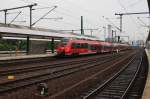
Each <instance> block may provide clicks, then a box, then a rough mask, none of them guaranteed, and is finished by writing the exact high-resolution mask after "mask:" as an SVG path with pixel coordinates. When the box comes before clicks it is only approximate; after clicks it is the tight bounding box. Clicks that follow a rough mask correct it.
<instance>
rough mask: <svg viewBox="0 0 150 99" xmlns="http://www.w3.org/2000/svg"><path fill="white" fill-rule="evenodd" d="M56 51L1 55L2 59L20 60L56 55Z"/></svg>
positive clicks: (0, 58) (0, 59)
mask: <svg viewBox="0 0 150 99" xmlns="http://www.w3.org/2000/svg"><path fill="white" fill-rule="evenodd" d="M55 55H56V53H54V54H52V53H49V54H36V55H18V56H14V55H13V56H5V57H0V61H6V60H18V59H29V58H41V57H52V56H55Z"/></svg>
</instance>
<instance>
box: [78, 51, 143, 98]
mask: <svg viewBox="0 0 150 99" xmlns="http://www.w3.org/2000/svg"><path fill="white" fill-rule="evenodd" d="M142 61H144V60H143V58H142V55H141V53H140V55H137V56H136V57H133V58H132V60H131V61H130V62H129V63H128V64H127V65H125V66H124V67H123V68H122V69H121V70H120V71H118V72H117V73H115V74H114V75H113V76H112V77H111V78H109V79H108V80H106V81H105V82H104V83H103V84H100V85H97V86H95V88H93V89H91V90H90V91H88V92H86V93H84V95H83V96H81V97H80V98H78V99H140V97H141V93H142V92H141V91H140V94H136V93H138V92H137V90H135V89H134V88H133V89H132V90H134V91H132V92H131V91H130V89H131V87H132V86H133V84H134V83H135V79H136V78H137V76H138V75H139V71H140V69H141V68H142V67H141V66H143V65H141V64H142ZM137 85H139V84H137ZM137 85H135V86H137ZM138 87H139V86H138ZM129 91H130V94H129Z"/></svg>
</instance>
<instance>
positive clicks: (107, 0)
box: [0, 0, 149, 40]
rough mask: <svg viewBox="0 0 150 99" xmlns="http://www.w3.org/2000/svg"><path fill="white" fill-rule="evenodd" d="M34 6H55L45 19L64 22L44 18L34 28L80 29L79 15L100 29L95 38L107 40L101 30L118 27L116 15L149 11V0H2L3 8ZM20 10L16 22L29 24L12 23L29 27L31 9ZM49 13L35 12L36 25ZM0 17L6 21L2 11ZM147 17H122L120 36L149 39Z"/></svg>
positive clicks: (85, 24)
mask: <svg viewBox="0 0 150 99" xmlns="http://www.w3.org/2000/svg"><path fill="white" fill-rule="evenodd" d="M32 3H38V6H36V7H34V8H43V7H53V6H55V5H56V6H58V7H57V8H56V9H55V10H54V11H53V12H51V13H50V14H48V15H47V16H46V18H57V17H63V19H62V20H45V19H43V20H41V21H39V22H38V23H37V24H35V27H43V28H50V29H57V30H65V29H69V30H70V29H71V30H72V29H80V16H83V17H84V28H86V29H89V28H93V29H97V28H99V30H98V31H93V35H95V36H97V37H99V38H101V39H103V37H104V30H103V28H102V27H104V26H107V25H108V24H112V23H113V24H114V25H116V26H117V27H119V19H117V17H118V16H115V13H127V12H133V13H134V12H148V5H147V0H1V3H0V9H5V8H11V7H18V6H23V5H28V4H32ZM20 10H22V13H21V15H19V17H18V18H17V19H16V21H27V22H26V23H17V22H14V23H13V24H21V25H29V9H28V8H26V9H20ZM20 10H13V11H9V13H11V12H18V11H20ZM49 10H50V8H47V9H38V10H33V22H35V21H36V20H37V19H39V18H40V17H41V16H42V15H43V14H45V13H46V12H48V11H49ZM0 14H1V16H0V22H4V13H3V12H0ZM16 15H17V14H8V17H7V19H8V23H9V22H10V21H11V20H12V19H13V18H14V17H15V16H16ZM137 17H140V19H141V20H142V22H141V21H139V20H138V19H137ZM145 17H148V15H146V14H145V15H130V16H123V31H124V32H123V33H122V34H119V31H118V30H117V34H119V35H126V36H130V39H131V40H137V39H146V37H147V34H148V28H147V27H144V26H145V25H149V18H145ZM106 18H109V20H110V21H111V22H112V23H110V22H109V21H108V20H106ZM114 29H115V28H114ZM115 30H116V29H115ZM77 33H80V32H77ZM90 33H91V32H90V31H85V34H88V35H90Z"/></svg>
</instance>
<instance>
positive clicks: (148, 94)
mask: <svg viewBox="0 0 150 99" xmlns="http://www.w3.org/2000/svg"><path fill="white" fill-rule="evenodd" d="M145 51H146V54H147V58H148V64H149V66H150V49H149V50H148V49H146V50H145ZM142 99H150V68H149V70H148V77H147V81H146V85H145V89H144V92H143V96H142Z"/></svg>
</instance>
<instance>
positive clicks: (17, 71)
mask: <svg viewBox="0 0 150 99" xmlns="http://www.w3.org/2000/svg"><path fill="white" fill-rule="evenodd" d="M120 55H121V54H120ZM120 55H117V56H115V57H120ZM104 58H105V59H111V58H114V56H112V55H111V56H109V55H106V56H98V57H92V58H85V59H75V60H71V61H70V62H68V61H65V62H64V61H62V62H57V63H56V62H55V63H53V64H52V63H51V64H50V63H46V64H45V63H44V64H41V65H33V66H27V65H25V66H23V67H22V66H21V67H19V68H16V69H6V70H0V75H1V76H5V75H11V74H20V73H26V72H34V71H37V70H42V69H53V68H58V67H64V66H68V65H73V64H78V63H85V65H87V64H89V63H92V62H93V63H94V62H95V61H97V60H102V59H104ZM62 64H63V66H62Z"/></svg>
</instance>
